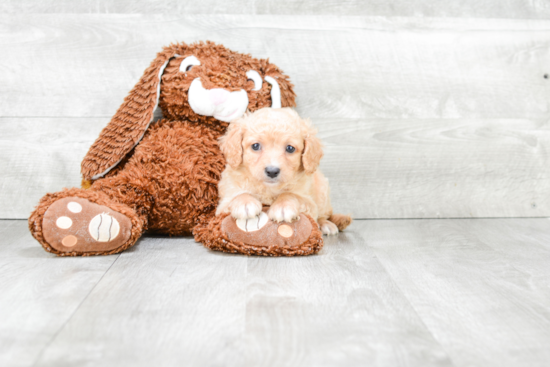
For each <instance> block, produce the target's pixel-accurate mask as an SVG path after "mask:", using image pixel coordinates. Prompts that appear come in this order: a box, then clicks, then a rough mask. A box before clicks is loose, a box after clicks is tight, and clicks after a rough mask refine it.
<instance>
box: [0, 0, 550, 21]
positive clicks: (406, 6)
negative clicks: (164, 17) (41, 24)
mask: <svg viewBox="0 0 550 367" xmlns="http://www.w3.org/2000/svg"><path fill="white" fill-rule="evenodd" d="M0 13H11V14H21V13H110V14H112V13H143V14H150V13H170V14H292V15H293V14H302V15H313V14H315V15H320V14H326V15H362V16H372V15H376V16H408V17H411V16H413V17H422V16H424V17H475V18H517V19H548V18H550V6H549V5H548V3H546V2H544V1H530V0H505V1H496V0H462V1H460V2H456V3H450V2H434V1H429V0H394V1H392V2H388V1H368V2H366V1H358V0H323V1H314V0H305V1H304V0H255V1H253V0H235V1H231V2H219V1H214V0H203V1H200V2H199V1H193V2H183V1H174V0H172V1H158V0H157V1H150V0H146V1H144V0H139V1H135V0H133V1H130V0H92V1H90V0H42V1H39V2H37V1H32V0H4V1H2V3H1V4H0Z"/></svg>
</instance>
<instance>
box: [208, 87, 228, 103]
mask: <svg viewBox="0 0 550 367" xmlns="http://www.w3.org/2000/svg"><path fill="white" fill-rule="evenodd" d="M208 96H209V97H210V100H211V101H212V103H214V105H216V106H217V105H220V104H222V103H224V102H225V101H227V98H229V92H228V91H226V90H225V89H221V88H216V89H210V90H209V91H208Z"/></svg>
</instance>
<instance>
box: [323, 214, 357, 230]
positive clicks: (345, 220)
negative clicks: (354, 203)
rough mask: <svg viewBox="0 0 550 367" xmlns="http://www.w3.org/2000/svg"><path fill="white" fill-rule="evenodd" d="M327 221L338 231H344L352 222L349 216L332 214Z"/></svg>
mask: <svg viewBox="0 0 550 367" xmlns="http://www.w3.org/2000/svg"><path fill="white" fill-rule="evenodd" d="M328 220H329V221H331V222H332V223H334V224H336V227H338V229H339V230H340V231H343V230H344V229H346V228H347V226H349V225H350V224H351V222H352V221H353V219H351V217H350V216H349V215H345V214H332V215H331V216H330V217H329V218H328Z"/></svg>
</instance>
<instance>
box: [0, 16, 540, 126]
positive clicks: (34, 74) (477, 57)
mask: <svg viewBox="0 0 550 367" xmlns="http://www.w3.org/2000/svg"><path fill="white" fill-rule="evenodd" d="M0 25H1V27H0V29H2V31H1V33H0V44H1V45H2V49H3V52H2V54H1V55H0V69H1V70H4V72H3V73H0V97H1V98H0V110H1V111H2V116H19V117H26V116H32V117H48V116H65V117H67V116H85V117H93V116H96V117H97V116H101V117H105V116H112V115H113V114H114V112H115V111H116V109H117V108H118V106H119V104H120V103H121V102H122V100H123V98H124V97H125V95H126V94H127V93H128V91H129V90H130V88H131V87H132V86H133V85H134V84H135V82H136V81H137V80H138V79H139V77H140V76H141V73H142V72H143V70H144V69H145V68H146V67H147V66H148V65H149V63H150V62H151V60H152V59H153V57H154V55H155V54H156V52H158V51H159V50H160V49H161V47H162V46H163V45H167V44H169V43H171V42H177V41H186V42H192V41H196V40H205V39H210V40H213V41H216V42H220V43H223V44H225V45H226V46H228V47H230V48H232V49H235V50H238V51H242V52H247V53H251V54H253V55H255V56H257V57H269V58H270V59H271V60H272V61H273V62H275V63H276V64H277V65H278V66H280V67H281V68H282V69H283V70H285V71H286V73H288V74H289V75H290V76H291V78H292V80H293V82H294V83H295V84H296V91H297V94H298V105H299V106H300V108H301V110H302V111H304V112H305V113H306V114H308V115H310V116H313V117H333V118H341V117H349V118H373V117H379V118H547V116H548V111H549V109H550V107H549V103H550V102H549V101H550V82H549V80H550V79H544V78H543V76H544V75H545V74H548V73H549V72H550V69H549V68H548V65H550V52H548V48H549V45H550V32H549V31H550V21H548V20H511V19H460V18H456V19H445V18H406V17H405V18H402V17H391V18H385V17H340V16H316V17H304V16H290V15H279V16H277V15H257V16H251V15H192V16H189V15H187V16H186V15H158V14H152V15H121V14H115V15H109V14H92V15H87V14H47V15H33V14H26V15H2V16H0ZM251 35H253V37H252V36H251ZM511 101H513V103H511Z"/></svg>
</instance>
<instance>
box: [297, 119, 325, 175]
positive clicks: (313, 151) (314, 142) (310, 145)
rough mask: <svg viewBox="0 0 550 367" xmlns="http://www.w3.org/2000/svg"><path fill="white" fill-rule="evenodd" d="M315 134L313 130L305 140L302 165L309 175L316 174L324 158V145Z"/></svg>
mask: <svg viewBox="0 0 550 367" xmlns="http://www.w3.org/2000/svg"><path fill="white" fill-rule="evenodd" d="M315 134H316V132H315V131H314V130H313V129H311V131H310V134H308V136H306V138H305V139H304V152H303V153H302V165H303V166H304V170H305V171H306V173H307V174H312V173H313V172H315V170H317V167H319V163H321V158H323V145H322V144H321V140H319V138H318V137H317V136H316V135H315Z"/></svg>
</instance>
